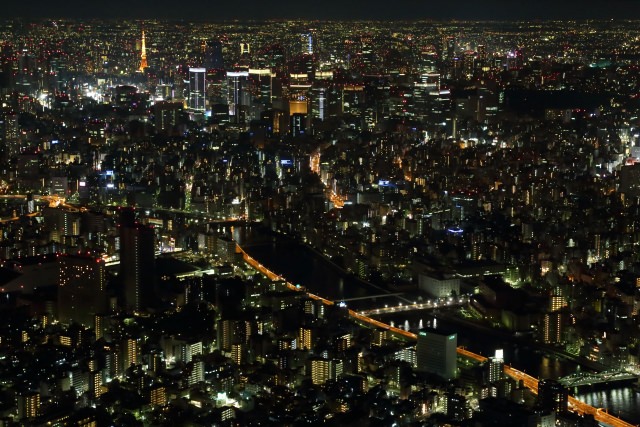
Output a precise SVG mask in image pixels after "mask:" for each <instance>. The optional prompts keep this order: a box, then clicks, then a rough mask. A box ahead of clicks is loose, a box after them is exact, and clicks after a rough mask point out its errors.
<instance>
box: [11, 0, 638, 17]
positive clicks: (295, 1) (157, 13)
mask: <svg viewBox="0 0 640 427" xmlns="http://www.w3.org/2000/svg"><path fill="white" fill-rule="evenodd" d="M7 3H8V4H7ZM0 16H3V17H27V18H39V17H56V18H64V17H69V18H77V17H81V18H115V17H122V18H142V19H145V18H177V19H187V20H194V19H195V20H223V19H264V18H312V19H347V20H348V19H488V20H501V19H509V20H513V19H550V18H551V19H558V18H559V19H584V18H624V19H639V18H640V0H609V1H607V0H581V1H578V0H553V1H551V0H539V1H522V0H473V1H472V0H392V1H389V0H387V1H383V0H369V1H365V0H240V1H237V0H215V1H211V0H209V1H207V0H182V1H181V0H137V1H135V0H129V1H125V0H111V1H104V0H30V1H24V2H20V1H17V0H9V1H8V2H3V4H2V6H0Z"/></svg>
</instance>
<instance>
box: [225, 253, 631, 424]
mask: <svg viewBox="0 0 640 427" xmlns="http://www.w3.org/2000/svg"><path fill="white" fill-rule="evenodd" d="M236 247H237V252H239V253H242V258H243V259H244V261H245V262H246V263H247V264H249V265H250V266H251V267H253V268H254V269H256V270H257V271H259V272H260V273H262V274H264V275H265V276H266V277H268V278H269V279H271V280H276V281H281V282H283V283H284V284H286V286H287V287H288V288H289V289H291V290H296V291H299V290H300V289H299V288H298V287H296V286H295V285H294V284H293V283H290V282H288V281H286V280H285V279H284V278H283V277H281V276H279V275H277V274H275V273H274V272H272V271H271V270H269V269H268V268H266V267H265V266H264V265H262V264H260V263H259V262H258V261H257V260H255V259H253V258H252V257H251V256H249V254H247V253H246V252H245V251H244V250H243V249H242V248H241V247H240V246H236ZM308 295H309V297H310V298H312V299H315V300H317V301H322V302H323V303H324V304H326V305H333V304H334V302H333V301H329V300H328V299H325V298H322V297H320V296H318V295H314V294H309V293H308ZM349 315H350V316H351V317H352V318H353V319H355V320H356V321H358V322H359V323H362V324H364V325H368V326H373V327H376V328H383V329H386V330H388V331H389V332H391V333H392V334H394V335H395V336H400V337H404V338H408V339H410V340H416V339H417V336H416V334H414V333H411V332H408V331H405V330H403V329H400V328H394V327H392V326H389V325H387V324H386V323H382V322H380V321H378V320H375V319H372V318H370V317H367V316H365V315H363V314H360V313H357V312H355V311H353V310H349ZM458 355H460V356H463V357H467V358H469V359H472V360H476V361H478V362H484V361H486V360H487V358H486V357H484V356H481V355H479V354H476V353H473V352H470V351H469V350H467V349H465V348H463V347H458ZM504 372H505V374H507V375H508V376H510V377H511V378H513V379H515V380H516V381H522V383H523V384H524V386H525V387H527V388H528V389H529V390H531V392H533V393H535V394H538V379H537V378H534V377H532V376H531V375H528V374H525V373H524V372H522V371H519V370H517V369H514V368H512V367H511V366H506V365H505V367H504ZM569 409H570V410H571V411H572V412H574V413H577V414H579V415H585V414H586V415H593V417H594V418H595V420H596V421H598V422H599V423H603V424H607V425H609V426H612V427H636V426H634V424H631V423H628V422H626V421H623V420H621V419H620V418H617V417H614V416H613V415H610V414H609V413H607V411H606V410H605V409H603V408H594V407H593V406H591V405H587V404H586V403H584V402H581V401H580V400H578V399H576V398H575V397H573V396H569Z"/></svg>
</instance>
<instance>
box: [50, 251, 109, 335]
mask: <svg viewBox="0 0 640 427" xmlns="http://www.w3.org/2000/svg"><path fill="white" fill-rule="evenodd" d="M58 262H59V264H60V274H59V279H58V285H59V286H58V320H59V321H60V322H61V323H70V322H71V321H75V322H78V323H81V324H82V325H84V326H86V327H92V326H94V319H95V315H96V314H97V313H103V312H105V311H106V310H107V295H106V278H105V264H104V261H103V260H102V259H100V258H95V257H93V256H88V255H64V256H61V257H60V258H59V261H58Z"/></svg>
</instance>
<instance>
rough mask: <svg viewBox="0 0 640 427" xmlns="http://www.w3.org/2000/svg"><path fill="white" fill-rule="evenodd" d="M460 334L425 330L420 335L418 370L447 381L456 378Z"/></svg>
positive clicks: (417, 350)
mask: <svg viewBox="0 0 640 427" xmlns="http://www.w3.org/2000/svg"><path fill="white" fill-rule="evenodd" d="M457 347H458V334H456V333H449V332H446V331H444V330H441V329H434V328H425V329H422V330H420V332H419V333H418V344H417V346H416V353H417V370H418V371H422V372H428V373H431V374H436V375H439V376H441V377H442V378H445V379H448V380H450V379H453V378H455V377H456V371H457Z"/></svg>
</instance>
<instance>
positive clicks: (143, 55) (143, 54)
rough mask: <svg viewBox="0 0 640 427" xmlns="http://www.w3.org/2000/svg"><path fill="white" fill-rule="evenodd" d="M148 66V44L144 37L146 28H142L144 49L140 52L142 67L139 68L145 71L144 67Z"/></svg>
mask: <svg viewBox="0 0 640 427" xmlns="http://www.w3.org/2000/svg"><path fill="white" fill-rule="evenodd" d="M147 67H148V65H147V46H146V43H145V38H144V30H142V49H141V52H140V68H139V69H138V70H139V71H140V72H141V73H143V72H144V69H145V68H147Z"/></svg>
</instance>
